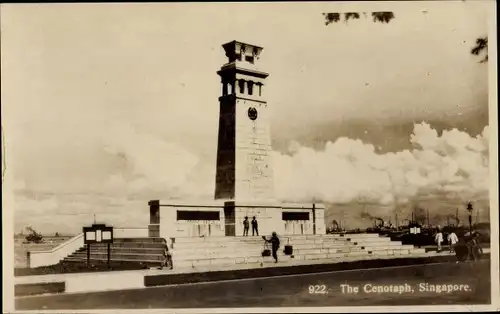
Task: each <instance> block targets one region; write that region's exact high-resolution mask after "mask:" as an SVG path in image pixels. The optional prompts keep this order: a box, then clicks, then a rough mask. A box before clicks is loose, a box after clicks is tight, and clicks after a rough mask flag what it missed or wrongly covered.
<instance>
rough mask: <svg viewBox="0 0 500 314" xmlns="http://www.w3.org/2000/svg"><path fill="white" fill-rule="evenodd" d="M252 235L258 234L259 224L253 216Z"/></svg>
mask: <svg viewBox="0 0 500 314" xmlns="http://www.w3.org/2000/svg"><path fill="white" fill-rule="evenodd" d="M254 235H257V236H258V235H259V224H258V223H257V219H255V216H253V219H252V236H254Z"/></svg>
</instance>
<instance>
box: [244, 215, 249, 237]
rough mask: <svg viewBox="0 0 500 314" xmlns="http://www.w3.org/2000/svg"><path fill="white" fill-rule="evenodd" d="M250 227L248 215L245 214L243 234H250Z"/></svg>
mask: <svg viewBox="0 0 500 314" xmlns="http://www.w3.org/2000/svg"><path fill="white" fill-rule="evenodd" d="M248 229H250V223H249V222H248V217H247V216H245V220H243V236H244V237H246V236H248Z"/></svg>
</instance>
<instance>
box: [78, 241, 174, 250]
mask: <svg viewBox="0 0 500 314" xmlns="http://www.w3.org/2000/svg"><path fill="white" fill-rule="evenodd" d="M164 246H165V244H164V243H147V242H118V243H111V248H148V249H155V248H157V249H163V248H164ZM85 247H86V246H85ZM107 247H108V245H107V244H103V243H94V244H91V245H90V248H107Z"/></svg>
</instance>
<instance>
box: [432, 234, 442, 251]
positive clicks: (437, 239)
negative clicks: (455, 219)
mask: <svg viewBox="0 0 500 314" xmlns="http://www.w3.org/2000/svg"><path fill="white" fill-rule="evenodd" d="M434 241H436V243H437V251H438V253H439V252H441V243H443V233H441V230H439V229H438V230H437V233H436V236H435V237H434Z"/></svg>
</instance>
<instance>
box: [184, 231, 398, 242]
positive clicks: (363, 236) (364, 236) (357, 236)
mask: <svg viewBox="0 0 500 314" xmlns="http://www.w3.org/2000/svg"><path fill="white" fill-rule="evenodd" d="M266 237H267V238H269V235H266ZM279 238H280V240H283V239H285V240H286V239H290V241H297V240H321V239H378V238H384V239H389V238H388V237H381V236H380V235H378V234H376V233H361V234H349V235H338V234H325V235H282V236H279ZM230 241H237V242H241V241H248V242H251V241H262V236H248V237H243V236H236V237H177V238H175V243H199V242H204V243H206V242H211V243H213V242H230Z"/></svg>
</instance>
